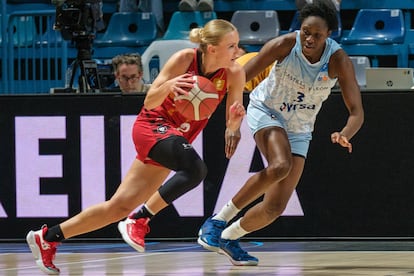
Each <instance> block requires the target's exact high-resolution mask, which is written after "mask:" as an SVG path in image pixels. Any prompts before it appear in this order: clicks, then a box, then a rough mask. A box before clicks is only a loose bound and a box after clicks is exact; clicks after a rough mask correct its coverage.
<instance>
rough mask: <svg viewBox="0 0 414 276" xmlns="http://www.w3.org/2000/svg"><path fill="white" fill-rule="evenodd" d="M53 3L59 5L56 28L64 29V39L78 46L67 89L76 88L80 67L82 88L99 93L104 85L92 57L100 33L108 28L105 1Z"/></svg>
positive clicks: (59, 0) (55, 1)
mask: <svg viewBox="0 0 414 276" xmlns="http://www.w3.org/2000/svg"><path fill="white" fill-rule="evenodd" d="M52 4H54V5H56V20H55V24H54V29H55V30H56V31H60V32H61V34H62V38H63V39H64V40H70V41H72V42H73V43H74V44H75V47H76V49H77V57H76V60H74V61H73V62H72V64H71V65H70V67H69V72H70V74H69V75H70V76H69V78H70V81H69V84H68V85H67V87H66V88H65V91H64V92H73V91H74V89H73V88H72V87H73V82H74V76H75V73H76V70H77V68H80V76H79V80H78V84H79V91H80V92H99V90H100V88H101V87H100V84H99V82H98V80H99V78H98V76H97V65H96V62H95V61H94V60H92V44H93V40H94V39H95V36H96V32H97V31H101V30H103V29H104V28H105V24H104V21H103V12H102V0H52ZM67 75H68V74H67ZM66 77H67V78H68V76H66Z"/></svg>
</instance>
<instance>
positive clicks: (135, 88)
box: [112, 54, 150, 93]
mask: <svg viewBox="0 0 414 276" xmlns="http://www.w3.org/2000/svg"><path fill="white" fill-rule="evenodd" d="M112 66H113V67H114V73H115V79H116V82H117V83H118V85H119V88H120V89H121V91H122V92H123V93H130V92H136V93H146V92H147V91H148V89H149V88H150V84H145V83H144V81H143V80H142V76H143V74H144V72H143V68H142V62H141V56H140V55H139V54H123V55H118V56H116V57H114V58H113V59H112Z"/></svg>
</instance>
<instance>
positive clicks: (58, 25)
mask: <svg viewBox="0 0 414 276" xmlns="http://www.w3.org/2000/svg"><path fill="white" fill-rule="evenodd" d="M52 3H53V4H55V5H56V22H55V30H58V31H60V32H61V34H62V37H63V39H65V40H76V38H77V37H81V36H87V37H90V36H92V38H94V37H95V33H96V32H97V31H100V30H103V29H104V28H105V25H104V23H103V19H102V16H103V13H102V0H66V1H62V0H52Z"/></svg>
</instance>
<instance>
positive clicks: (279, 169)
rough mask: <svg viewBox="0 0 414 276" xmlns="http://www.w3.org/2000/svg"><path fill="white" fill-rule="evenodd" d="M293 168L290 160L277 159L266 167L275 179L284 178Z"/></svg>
mask: <svg viewBox="0 0 414 276" xmlns="http://www.w3.org/2000/svg"><path fill="white" fill-rule="evenodd" d="M291 169H292V162H291V161H290V160H283V161H277V162H273V163H271V164H269V166H268V167H267V168H266V171H267V174H268V175H270V176H271V178H273V179H278V180H280V179H284V178H286V177H287V176H288V174H289V173H290V170H291Z"/></svg>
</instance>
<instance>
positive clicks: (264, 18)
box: [231, 10, 280, 46]
mask: <svg viewBox="0 0 414 276" xmlns="http://www.w3.org/2000/svg"><path fill="white" fill-rule="evenodd" d="M231 22H232V23H233V25H235V26H236V28H237V29H238V31H239V35H240V44H241V45H244V46H246V45H260V46H261V45H263V44H264V43H266V42H267V41H268V40H270V39H272V38H274V37H277V36H279V32H280V22H279V17H278V14H277V12H276V11H274V10H238V11H235V12H234V13H233V15H232V17H231Z"/></svg>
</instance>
